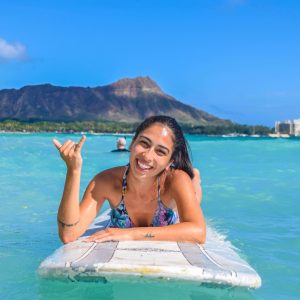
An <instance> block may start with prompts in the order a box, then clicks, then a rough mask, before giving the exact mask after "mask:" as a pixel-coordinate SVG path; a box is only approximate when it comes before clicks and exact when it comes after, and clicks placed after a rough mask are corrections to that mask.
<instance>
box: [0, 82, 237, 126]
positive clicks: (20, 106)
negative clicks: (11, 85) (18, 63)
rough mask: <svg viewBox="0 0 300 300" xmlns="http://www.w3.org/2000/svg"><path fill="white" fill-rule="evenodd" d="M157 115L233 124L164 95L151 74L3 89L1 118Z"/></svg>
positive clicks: (89, 118) (81, 118) (82, 118)
mask: <svg viewBox="0 0 300 300" xmlns="http://www.w3.org/2000/svg"><path fill="white" fill-rule="evenodd" d="M156 114H164V115H169V116H172V117H174V118H176V119H177V120H178V121H179V122H181V123H190V124H195V125H228V124H232V123H231V122H230V121H228V120H223V119H220V118H217V117H215V116H213V115H210V114H208V113H206V112H204V111H202V110H199V109H196V108H194V107H192V106H190V105H187V104H184V103H182V102H180V101H178V100H176V99H175V98H173V97H171V96H169V95H167V94H165V93H164V92H163V91H162V90H161V89H160V87H159V86H158V85H157V84H156V83H155V82H154V81H153V80H152V79H151V78H149V77H137V78H133V79H130V78H125V79H121V80H119V81H117V82H115V83H112V84H109V85H105V86H99V87H95V88H90V87H60V86H53V85H51V84H42V85H33V86H24V87H22V88H21V89H3V90H0V120H5V119H15V120H20V121H93V120H94V121H97V120H99V121H103V120H109V121H123V122H138V121H141V120H143V119H144V118H146V117H148V116H150V115H156Z"/></svg>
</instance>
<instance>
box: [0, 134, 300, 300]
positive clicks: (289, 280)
mask: <svg viewBox="0 0 300 300" xmlns="http://www.w3.org/2000/svg"><path fill="white" fill-rule="evenodd" d="M54 137H55V138H57V139H59V140H61V141H64V140H65V139H67V138H73V139H77V140H78V139H79V136H78V135H55V134H28V135H26V134H24V135H21V134H1V135H0V182H1V185H0V194H1V202H0V203H1V204H0V205H1V206H0V208H1V209H0V240H1V243H0V265H1V268H0V298H1V299H73V300H74V299H122V300H124V299H143V300H146V299H152V300H153V299H155V300H157V299H165V300H166V299H180V300H184V299H193V300H194V299H299V297H300V295H299V294H300V292H299V287H300V184H299V183H300V182H299V181H300V178H299V174H300V139H268V138H213V137H197V136H189V137H188V140H189V142H190V146H191V149H192V154H193V163H194V165H195V166H196V167H198V168H200V171H201V174H202V183H203V190H204V197H203V204H202V207H203V211H204V214H205V216H206V219H207V221H208V222H209V223H210V224H211V225H212V226H214V227H215V228H217V230H218V231H219V232H220V233H221V234H223V235H224V236H226V237H227V239H229V240H230V241H231V242H232V243H233V244H234V246H236V247H237V248H239V249H240V252H241V255H242V256H243V258H245V259H246V260H247V261H248V262H249V263H250V264H251V265H252V266H253V267H254V268H255V269H256V270H257V272H258V273H259V274H260V275H261V277H262V287H261V288H260V289H258V290H254V291H253V290H247V289H236V288H228V287H227V288H220V287H213V286H206V285H205V286H204V285H202V286H201V285H196V284H187V283H182V282H160V281H139V280H130V281H118V282H114V283H107V284H105V283H101V282H97V283H95V282H81V283H74V282H62V281H54V280H45V279H40V278H39V277H38V276H37V275H36V269H37V267H38V266H39V264H40V262H41V261H42V260H43V259H44V258H45V257H46V256H48V255H49V254H51V253H52V252H53V251H54V250H55V249H56V248H58V247H59V246H60V245H61V242H60V241H59V239H58V236H57V227H56V212H57V208H58V205H59V201H60V197H61V193H62V190H63V185H64V178H65V166H64V163H63V161H61V159H60V157H59V155H58V153H57V150H56V149H55V148H54V146H53V145H52V143H51V140H52V138H54ZM115 140H116V137H115V136H91V135H88V136H87V141H86V143H85V145H84V148H83V159H84V167H83V171H82V180H81V193H83V192H84V188H85V186H86V185H87V183H88V182H89V180H90V179H91V178H92V176H93V175H94V174H96V173H98V172H99V171H101V170H103V169H105V168H109V167H112V166H117V165H124V164H126V162H127V161H128V154H126V153H121V154H116V153H110V152H109V151H110V150H111V149H113V148H114V146H115ZM128 141H130V138H128ZM106 207H107V205H106Z"/></svg>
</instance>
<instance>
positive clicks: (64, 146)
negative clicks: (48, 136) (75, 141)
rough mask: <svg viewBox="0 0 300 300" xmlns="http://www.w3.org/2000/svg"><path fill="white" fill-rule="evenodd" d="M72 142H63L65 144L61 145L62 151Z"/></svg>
mask: <svg viewBox="0 0 300 300" xmlns="http://www.w3.org/2000/svg"><path fill="white" fill-rule="evenodd" d="M70 143H72V141H71V140H67V141H65V142H64V143H63V145H62V146H61V147H60V149H59V151H60V153H62V152H64V151H65V149H66V148H67V147H68V145H70Z"/></svg>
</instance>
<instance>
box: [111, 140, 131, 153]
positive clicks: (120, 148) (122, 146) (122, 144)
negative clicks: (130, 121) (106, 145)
mask: <svg viewBox="0 0 300 300" xmlns="http://www.w3.org/2000/svg"><path fill="white" fill-rule="evenodd" d="M111 152H129V150H128V149H126V138H125V137H122V138H117V149H115V150H112V151H111Z"/></svg>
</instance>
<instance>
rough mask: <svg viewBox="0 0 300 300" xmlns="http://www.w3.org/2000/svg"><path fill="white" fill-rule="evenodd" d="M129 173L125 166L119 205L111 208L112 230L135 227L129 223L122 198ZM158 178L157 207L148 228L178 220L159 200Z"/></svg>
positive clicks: (174, 213)
mask: <svg viewBox="0 0 300 300" xmlns="http://www.w3.org/2000/svg"><path fill="white" fill-rule="evenodd" d="M128 172H129V165H127V167H126V170H125V172H124V176H123V181H122V198H121V201H120V203H119V205H118V206H117V207H115V208H112V210H111V213H110V226H109V227H114V228H130V227H136V226H135V225H134V223H133V222H132V221H131V219H130V217H129V215H128V212H127V210H126V206H125V202H124V196H125V193H126V190H127V175H128ZM159 181H160V180H159V178H158V207H157V210H156V212H155V214H154V217H153V220H152V224H151V225H150V226H166V225H170V224H174V223H176V222H177V220H178V216H177V214H176V212H175V211H173V210H172V209H171V208H169V207H166V206H165V205H164V204H163V203H162V201H161V200H160V183H159Z"/></svg>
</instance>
